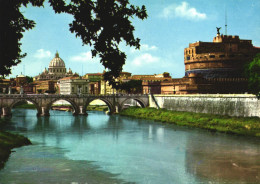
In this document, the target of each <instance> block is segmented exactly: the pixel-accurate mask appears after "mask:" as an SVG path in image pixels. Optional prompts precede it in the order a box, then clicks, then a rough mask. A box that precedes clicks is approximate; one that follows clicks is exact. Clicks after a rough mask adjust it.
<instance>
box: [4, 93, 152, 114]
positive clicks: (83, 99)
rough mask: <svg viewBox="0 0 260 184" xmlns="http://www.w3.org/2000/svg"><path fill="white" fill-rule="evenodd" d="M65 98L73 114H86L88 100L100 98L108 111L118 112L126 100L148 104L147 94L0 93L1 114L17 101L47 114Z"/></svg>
mask: <svg viewBox="0 0 260 184" xmlns="http://www.w3.org/2000/svg"><path fill="white" fill-rule="evenodd" d="M59 100H65V101H67V102H69V103H70V104H71V106H72V108H73V114H74V115H86V114H87V113H86V108H87V106H88V105H89V103H90V102H92V101H94V100H102V101H103V102H105V103H106V105H107V106H108V108H109V110H110V113H111V114H112V113H116V112H120V111H121V110H122V109H123V107H124V105H125V104H126V103H127V102H128V100H135V101H137V102H138V103H139V104H140V105H141V106H142V107H148V106H149V96H148V95H141V94H140V95H138V94H131V95H122V94H115V95H44V94H39V95H37V94H31V95H27V94H22V95H14V94H8V95H7V94H6V95H0V108H1V116H11V115H12V108H13V107H14V106H15V105H16V104H17V103H19V102H23V101H29V102H31V103H33V104H34V105H35V107H36V109H37V116H49V115H50V113H49V111H50V109H51V107H52V105H53V103H55V102H57V101H59Z"/></svg>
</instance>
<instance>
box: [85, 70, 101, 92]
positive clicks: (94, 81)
mask: <svg viewBox="0 0 260 184" xmlns="http://www.w3.org/2000/svg"><path fill="white" fill-rule="evenodd" d="M84 78H86V79H88V80H89V93H90V94H96V95H98V94H100V91H101V80H102V78H103V73H87V74H86V75H85V76H84Z"/></svg>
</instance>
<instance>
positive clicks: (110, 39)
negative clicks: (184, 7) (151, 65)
mask: <svg viewBox="0 0 260 184" xmlns="http://www.w3.org/2000/svg"><path fill="white" fill-rule="evenodd" d="M43 2H44V0H10V1H7V0H0V25H1V28H0V31H1V32H0V43H4V44H1V48H0V58H1V61H4V63H1V67H0V75H3V76H4V75H8V74H10V73H11V70H10V68H11V67H12V66H15V65H17V64H18V63H20V62H21V58H23V57H25V54H22V53H21V49H20V46H21V43H20V40H21V38H22V37H23V34H22V33H23V32H24V31H25V30H29V29H32V28H33V27H34V26H35V23H34V22H33V21H32V20H28V19H26V18H24V16H23V15H22V13H21V12H20V10H19V8H20V7H21V6H22V5H23V6H27V4H28V3H31V4H32V5H33V6H42V5H43ZM49 3H50V5H51V6H52V7H53V9H54V11H55V13H68V14H71V15H72V16H73V17H74V20H73V21H72V23H71V24H70V25H69V26H70V31H71V32H72V33H75V34H76V37H80V38H81V39H82V43H83V45H89V46H92V56H93V57H95V56H99V57H100V58H101V60H100V62H101V63H102V64H103V66H104V67H105V68H106V69H107V72H106V73H105V74H104V79H105V80H108V81H109V82H110V84H111V85H112V86H113V87H114V88H117V87H118V85H117V83H116V82H115V78H117V77H119V74H120V72H121V71H122V67H123V65H124V64H125V60H126V54H125V53H124V52H122V51H121V50H120V49H119V44H120V43H121V42H122V41H124V42H125V44H126V45H128V46H133V47H135V48H136V49H139V48H140V39H139V38H135V36H134V30H135V28H134V26H133V25H132V22H131V20H130V19H132V18H133V17H137V18H139V19H142V20H143V19H145V18H147V13H146V8H145V6H142V7H141V8H140V7H138V6H134V5H132V4H130V3H129V0H88V1H87V0H85V1H79V0H70V1H66V0H49Z"/></svg>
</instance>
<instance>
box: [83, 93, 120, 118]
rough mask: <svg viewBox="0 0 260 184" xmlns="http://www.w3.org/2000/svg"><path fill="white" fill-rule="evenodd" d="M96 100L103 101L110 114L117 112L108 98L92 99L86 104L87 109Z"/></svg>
mask: <svg viewBox="0 0 260 184" xmlns="http://www.w3.org/2000/svg"><path fill="white" fill-rule="evenodd" d="M94 100H101V101H103V102H104V103H105V104H106V105H107V106H108V109H109V113H110V114H112V113H114V112H115V111H116V110H115V106H114V105H113V103H112V102H110V101H109V100H108V99H106V98H102V97H95V98H90V99H88V100H87V102H86V108H87V107H88V106H89V104H90V103H91V102H93V101H94Z"/></svg>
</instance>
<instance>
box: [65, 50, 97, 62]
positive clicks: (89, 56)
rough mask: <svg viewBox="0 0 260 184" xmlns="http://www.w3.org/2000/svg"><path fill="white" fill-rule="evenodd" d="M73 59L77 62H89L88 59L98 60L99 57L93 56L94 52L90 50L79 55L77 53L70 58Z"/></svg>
mask: <svg viewBox="0 0 260 184" xmlns="http://www.w3.org/2000/svg"><path fill="white" fill-rule="evenodd" d="M70 60H71V61H76V62H88V61H91V62H93V61H97V60H98V59H97V58H92V54H91V52H90V51H88V52H83V53H80V54H79V55H76V56H72V57H71V58H70Z"/></svg>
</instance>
